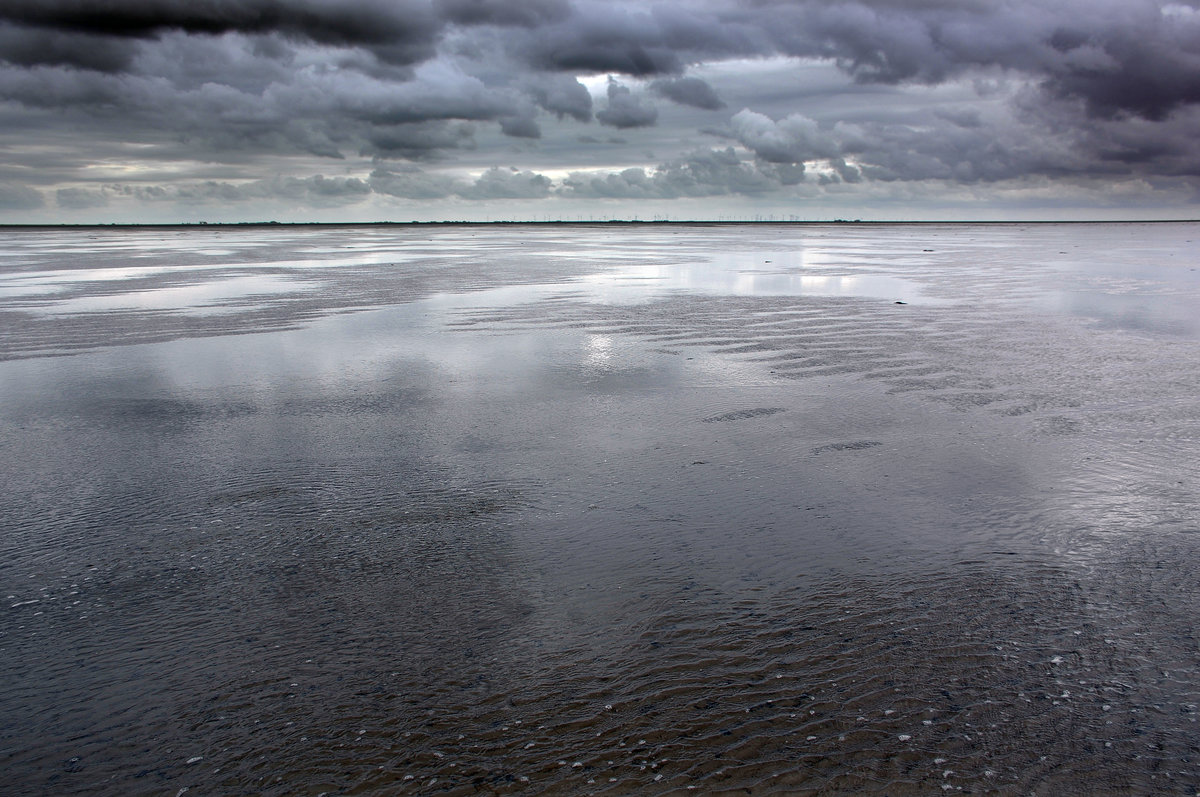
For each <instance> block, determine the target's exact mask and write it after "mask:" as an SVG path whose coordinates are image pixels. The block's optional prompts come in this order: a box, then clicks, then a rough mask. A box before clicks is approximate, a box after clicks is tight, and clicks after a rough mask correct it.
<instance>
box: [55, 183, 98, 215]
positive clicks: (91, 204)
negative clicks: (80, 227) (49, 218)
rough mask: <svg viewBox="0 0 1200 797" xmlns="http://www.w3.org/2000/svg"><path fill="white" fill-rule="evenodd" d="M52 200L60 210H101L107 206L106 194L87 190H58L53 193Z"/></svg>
mask: <svg viewBox="0 0 1200 797" xmlns="http://www.w3.org/2000/svg"><path fill="white" fill-rule="evenodd" d="M54 200H55V202H57V203H58V206H59V207H60V208H68V209H71V210H82V209H84V208H102V207H105V206H107V205H108V194H107V193H106V192H104V191H103V190H93V189H88V188H60V189H58V190H57V191H55V192H54Z"/></svg>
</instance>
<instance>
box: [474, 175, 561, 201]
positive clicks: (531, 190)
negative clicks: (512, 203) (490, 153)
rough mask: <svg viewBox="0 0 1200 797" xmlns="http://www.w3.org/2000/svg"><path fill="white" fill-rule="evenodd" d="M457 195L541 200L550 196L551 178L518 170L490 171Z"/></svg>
mask: <svg viewBox="0 0 1200 797" xmlns="http://www.w3.org/2000/svg"><path fill="white" fill-rule="evenodd" d="M456 193H458V195H459V196H461V197H463V198H464V199H540V198H542V197H545V196H549V195H550V178H548V177H546V176H544V175H541V174H535V173H534V172H529V171H524V172H523V171H518V170H516V169H501V168H499V167H493V168H491V169H488V170H487V171H486V172H484V173H483V174H482V175H480V177H479V179H478V180H476V181H475V182H474V183H472V184H471V185H469V186H465V187H463V188H461V189H459V190H458V191H457V192H456Z"/></svg>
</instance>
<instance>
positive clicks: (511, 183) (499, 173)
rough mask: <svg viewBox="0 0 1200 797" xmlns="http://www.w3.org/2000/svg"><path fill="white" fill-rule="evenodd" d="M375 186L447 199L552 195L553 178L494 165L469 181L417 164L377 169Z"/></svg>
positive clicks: (406, 195) (407, 195) (405, 195)
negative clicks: (434, 171) (455, 197)
mask: <svg viewBox="0 0 1200 797" xmlns="http://www.w3.org/2000/svg"><path fill="white" fill-rule="evenodd" d="M370 185H371V188H372V190H374V191H377V192H379V193H381V194H388V195H390V196H395V197H402V198H405V199H444V198H446V197H450V196H457V197H461V198H462V199H471V200H489V199H541V198H543V197H547V196H549V195H550V189H551V185H552V183H551V181H550V178H548V177H546V176H545V175H541V174H537V173H536V172H531V171H520V170H517V169H513V168H510V169H501V168H499V167H492V168H491V169H488V170H487V171H485V172H484V173H483V174H481V175H480V176H479V177H478V178H477V179H475V180H473V181H471V182H468V181H465V180H458V179H454V178H452V177H448V176H446V175H440V174H431V173H428V172H425V171H423V170H421V169H419V168H417V167H415V166H403V167H400V168H396V169H376V170H375V171H374V172H372V173H371V179H370Z"/></svg>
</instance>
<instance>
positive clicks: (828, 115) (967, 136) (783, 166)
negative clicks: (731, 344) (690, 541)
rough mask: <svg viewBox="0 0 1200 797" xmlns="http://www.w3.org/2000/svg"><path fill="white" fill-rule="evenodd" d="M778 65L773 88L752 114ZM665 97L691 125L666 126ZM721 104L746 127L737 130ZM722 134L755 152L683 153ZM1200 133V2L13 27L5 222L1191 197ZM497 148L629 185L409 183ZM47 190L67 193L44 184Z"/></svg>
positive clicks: (276, 4) (317, 1) (170, 1)
mask: <svg viewBox="0 0 1200 797" xmlns="http://www.w3.org/2000/svg"><path fill="white" fill-rule="evenodd" d="M782 56H787V57H791V60H789V59H788V58H784V57H782ZM736 59H741V60H736ZM767 59H771V60H767ZM771 63H777V64H779V65H781V66H779V67H778V69H777V70H776V71H772V72H770V74H771V75H772V76H773V77H771V78H770V79H771V80H773V81H775V82H774V85H772V86H771V87H770V89H769V90H766V89H765V87H764V86H755V84H754V80H756V79H757V78H756V77H755V75H756V74H757V75H763V74H768V72H769V70H762V69H760V71H758V72H756V69H759V68H760V67H761V65H763V64H771ZM814 64H816V65H818V66H819V67H820V69H821V70H824V71H823V73H822V74H823V75H825V77H824V78H823V80H825V84H824V85H825V88H826V89H827V91H828V92H829V93H830V94H831V95H832V94H834V93H837V92H842V91H845V90H846V88H847V87H849V88H851V89H853V92H848V93H846V94H845V95H844V96H845V97H846V102H845V103H832V102H825V100H827V99H828V97H825V98H824V99H821V102H824V103H825V104H824V105H822V106H821V108H820V109H816V110H814V109H812V108H810V107H809V106H808V104H807V103H808V101H809V100H814V101H815V98H818V92H817V90H816V89H815V88H814V89H812V90H811V91H810V90H809V88H808V87H806V86H805V85H804V84H803V78H802V77H801V73H804V74H813V72H812V69H813V65H814ZM772 69H775V67H772ZM787 69H794V74H789V73H788V72H787V71H786V70H787ZM805 70H809V71H807V72H805ZM839 70H840V71H839ZM599 75H609V76H610V82H609V84H608V86H607V97H606V98H600V99H599V101H598V102H597V103H596V107H593V99H592V96H591V94H590V93H589V90H588V88H586V87H585V85H584V84H585V83H586V84H587V85H589V86H594V85H595V83H594V82H592V81H593V80H594V79H595V78H596V76H599ZM714 87H716V88H719V89H720V91H721V94H720V95H718V93H717V91H716V88H714ZM972 87H974V89H972ZM806 91H807V92H808V93H805V92H806ZM651 96H654V97H660V98H665V100H669V101H670V102H671V103H673V104H672V105H666V104H665V103H662V104H663V108H662V112H661V114H660V112H659V109H658V108H656V107H655V105H654V104H653V103H652V102H651V99H650V98H651ZM750 96H752V97H754V99H747V98H746V97H750ZM876 97H878V98H880V99H881V100H884V101H885V102H882V103H880V104H878V105H876V104H874V102H873V101H874V99H875V98H876ZM722 98H724V99H726V100H728V101H730V102H731V103H734V104H733V106H732V108H730V109H729V110H726V111H725V112H723V113H715V112H717V111H720V110H721V109H722V108H723V107H724V103H723V100H722ZM906 102H908V103H909V105H908V106H905V107H906V108H907V110H898V108H900V106H902V105H903V104H904V103H906ZM888 103H890V105H888ZM885 105H888V107H883V106H885ZM680 106H683V107H680ZM743 106H748V107H743ZM692 109H698V110H699V111H707V112H710V113H708V114H702V113H699V112H697V111H695V110H692ZM733 111H736V113H734V112H733ZM681 120H684V121H681ZM593 122H598V123H599V124H601V125H604V126H607V127H610V128H611V127H615V128H620V129H624V130H629V131H631V132H630V133H629V136H628V138H629V141H628V142H625V141H624V140H622V139H616V140H614V139H609V140H608V141H607V143H600V144H597V145H595V146H580V145H581V144H592V143H594V142H598V141H601V139H602V137H600V136H596V135H593V136H581V135H580V134H581V133H586V132H587V129H586V128H581V127H579V126H581V125H586V124H589V123H593ZM685 124H686V125H687V128H686V129H684V128H683V127H679V125H685ZM701 124H703V125H706V126H707V127H706V128H705V129H706V130H708V131H713V132H715V133H716V134H718V135H719V136H721V137H722V138H723V139H724V142H723V143H722V146H725V143H726V142H727V143H729V144H735V145H736V147H735V148H734V149H714V150H699V151H690V152H689V149H690V148H691V147H694V146H695V140H696V139H695V136H696V130H695V127H698V126H699V125H701ZM1198 125H1200V11H1198V4H1197V0H1187V2H1175V3H1163V2H1158V1H1157V0H1086V2H1085V0H1055V1H1054V2H1052V1H1051V0H1006V2H1003V3H999V2H991V1H990V0H657V1H656V0H648V1H646V2H634V1H633V0H526V1H525V2H509V0H0V148H2V151H4V152H5V158H6V160H7V161H8V163H7V164H6V168H7V169H8V170H7V171H4V172H3V176H4V179H5V180H10V179H11V182H7V183H5V184H4V187H3V189H2V190H0V206H4V207H7V208H9V209H16V208H26V209H28V208H32V207H36V206H38V203H43V202H44V199H43V195H42V194H41V193H39V192H37V191H36V190H34V189H32V188H28V187H27V186H26V183H28V182H33V181H36V182H37V185H39V186H41V187H42V188H45V189H46V191H47V194H46V197H50V198H53V199H55V200H57V206H58V207H61V208H66V209H87V208H88V207H96V205H89V204H88V203H89V202H99V201H100V198H101V197H104V198H109V199H113V202H116V199H115V198H114V197H116V194H114V193H113V192H112V191H108V190H107V189H106V190H105V191H101V192H100V193H99V194H95V193H87V191H91V190H92V189H90V188H87V189H84V188H79V186H81V185H89V184H91V183H92V182H93V180H94V178H93V177H92V176H91V173H89V174H86V175H85V174H82V173H81V172H80V171H79V170H80V169H82V168H84V166H86V165H87V163H86V161H88V159H89V158H91V159H92V160H93V161H94V162H95V163H96V164H101V163H114V164H117V163H126V164H128V163H134V164H141V165H144V164H146V163H148V162H153V161H157V162H158V163H160V164H162V163H168V162H172V163H181V162H182V163H188V164H192V163H204V164H212V165H213V166H212V168H214V169H215V168H216V167H217V166H218V165H219V166H221V167H228V169H229V171H228V172H215V171H206V172H197V171H189V170H190V169H192V166H190V165H189V166H187V167H186V168H185V172H186V173H184V174H182V175H181V176H179V177H178V178H174V177H172V176H171V174H172V173H171V171H170V170H169V169H165V168H164V169H163V170H162V171H161V172H159V171H155V170H150V171H149V172H147V173H154V174H158V175H162V176H160V177H156V178H155V179H161V180H162V181H163V183H162V184H163V185H164V186H168V188H166V189H164V193H163V194H162V197H160V198H165V199H175V200H177V201H183V200H185V199H186V200H188V201H210V200H213V199H215V198H216V197H218V196H222V195H228V196H229V197H247V196H250V197H253V196H259V197H271V198H274V199H280V200H288V201H292V200H294V201H296V202H310V203H321V202H326V203H327V202H333V201H335V200H336V201H339V202H340V201H347V202H349V201H355V200H354V198H355V197H358V198H362V197H367V196H370V194H371V193H372V192H374V193H382V194H388V195H392V196H398V197H412V198H416V199H422V198H430V197H441V198H444V197H454V198H457V199H464V200H465V199H473V200H480V201H483V200H487V199H517V198H537V197H544V196H547V195H549V196H554V195H561V196H577V197H612V198H617V197H620V198H630V199H632V198H639V197H657V198H680V197H695V196H719V195H723V194H738V195H746V196H755V195H760V194H763V193H768V192H771V191H779V190H782V189H785V188H787V187H788V186H796V185H798V184H799V183H802V182H809V183H811V184H812V185H815V182H816V181H817V180H824V181H826V182H836V183H840V184H853V183H856V182H860V183H865V182H871V181H878V182H897V181H922V180H934V181H937V180H941V181H952V182H961V183H987V182H996V181H1002V180H1010V179H1024V178H1032V177H1036V178H1039V179H1041V178H1059V177H1068V178H1075V177H1081V176H1082V177H1097V176H1102V177H1105V178H1108V177H1130V178H1133V179H1136V180H1143V181H1152V180H1153V179H1155V178H1160V177H1161V178H1170V179H1176V178H1178V179H1191V178H1192V177H1194V176H1196V175H1198V174H1200V146H1198V145H1197V143H1196V136H1195V130H1196V129H1198ZM572 128H574V129H572ZM647 128H653V129H647ZM593 132H594V128H593ZM42 134H44V135H42ZM501 136H507V137H508V140H504V139H502V138H501ZM46 137H52V138H53V140H54V145H53V146H52V147H51V146H49V145H44V144H43V141H42V139H43V138H46ZM512 139H520V141H519V142H514V141H512ZM501 141H503V142H504V143H503V144H502V145H501V144H499V143H498V142H501ZM564 142H566V143H564ZM497 146H504V147H505V151H506V152H508V153H512V152H520V153H521V156H522V157H529V158H530V161H529V164H522V165H533V164H536V165H537V167H538V168H540V169H545V170H550V169H554V170H556V173H560V174H561V173H562V172H563V171H569V170H572V169H583V168H587V169H594V168H605V167H606V164H607V165H608V168H611V169H613V171H612V173H611V174H602V175H599V176H598V175H597V173H595V172H590V171H589V172H587V173H584V172H579V171H576V172H573V173H572V176H571V178H570V179H569V180H567V181H566V182H565V183H564V184H563V185H562V186H561V187H557V188H556V187H555V186H554V185H550V184H548V183H544V182H543V180H544V179H545V178H544V176H542V175H538V174H537V173H536V172H521V171H517V172H513V171H511V170H508V171H505V170H495V171H488V172H484V177H480V178H477V179H474V180H464V179H462V178H458V177H456V178H454V179H448V180H446V179H442V178H441V177H439V176H438V175H434V174H427V173H425V172H421V171H419V170H418V171H406V170H404V169H401V168H400V164H399V163H398V161H405V160H408V161H416V162H424V163H428V162H435V161H438V160H441V161H443V162H445V161H450V160H452V159H459V160H458V163H457V165H458V166H459V168H460V169H467V168H469V169H470V170H471V172H472V173H475V174H478V173H479V170H480V169H484V168H487V167H489V166H490V165H491V164H493V163H495V162H496V159H495V158H494V157H491V156H490V155H489V152H488V150H489V148H494V147H497ZM650 148H653V150H654V151H655V152H659V153H663V154H662V155H661V156H660V157H659V158H655V160H661V161H663V162H662V163H660V164H659V165H658V166H657V167H656V168H644V169H637V168H635V169H632V170H629V169H623V168H621V167H624V166H628V165H631V164H634V165H636V164H639V163H645V164H649V163H651V162H652V161H649V160H648V157H651V156H647V155H645V153H646V152H647V150H648V149H650ZM681 153H683V154H681ZM309 156H317V157H321V158H339V159H343V160H342V161H339V162H338V164H337V170H338V172H339V173H340V174H342V173H350V172H349V170H350V169H353V168H358V169H359V170H360V173H361V174H364V175H365V174H366V172H368V171H370V170H371V169H373V168H375V169H376V173H375V174H372V175H371V177H370V179H369V180H360V181H359V182H360V183H361V185H359V184H353V183H346V182H341V183H321V182H319V181H315V180H314V178H295V179H299V180H300V182H298V183H287V182H286V181H285V180H284V179H283V178H273V177H272V178H268V177H267V176H266V175H268V174H275V173H278V172H277V171H276V170H279V171H283V172H286V170H287V168H289V167H288V166H287V165H281V164H287V163H288V161H286V160H284V159H286V158H293V159H296V161H295V162H297V163H300V164H301V165H297V166H295V167H291V168H296V169H298V170H300V171H301V173H304V174H311V173H312V172H315V171H317V170H318V168H319V167H317V166H316V165H314V164H313V163H311V162H308V161H306V160H305V159H307V158H309ZM506 157H507V156H506ZM354 158H364V159H369V160H370V161H371V162H370V163H366V164H364V163H363V161H361V160H360V161H358V166H357V167H355V166H354V164H353V163H352V161H351V159H354ZM552 159H559V160H558V161H557V162H555V163H551V160H552ZM46 163H50V164H52V167H51V168H52V175H53V176H48V175H51V171H46V170H41V169H38V170H36V173H37V174H39V175H40V176H38V177H37V178H36V180H31V178H29V175H30V174H34V173H35V169H34V166H35V165H37V164H46ZM81 163H82V164H83V165H80V164H81ZM266 163H269V164H270V166H267V165H260V164H266ZM618 164H619V166H618ZM376 167H378V168H376ZM155 168H156V169H157V167H155ZM326 168H329V167H326ZM431 168H432V167H431ZM231 172H239V174H236V175H235V177H239V176H240V177H244V178H245V179H227V177H229V174H230V173H231ZM461 173H463V172H461V171H460V172H459V174H461ZM199 177H212V178H214V179H213V180H212V181H211V184H210V183H207V182H205V181H204V180H201V179H198V178H199ZM485 177H486V179H485ZM537 178H541V179H537ZM174 179H178V180H179V181H180V182H179V183H178V184H177V185H174V186H171V185H169V184H170V183H171V182H172V180H174ZM330 179H332V178H330ZM812 185H810V186H809V188H811V187H812ZM151 188H152V186H150V185H144V186H142V187H141V188H139V189H138V190H140V191H143V192H144V194H140V195H138V196H139V197H141V198H144V199H150V198H153V196H152V195H153V194H155V192H153V191H151ZM360 189H365V191H360ZM805 190H807V189H805ZM53 191H57V193H49V192H53ZM356 191H357V192H358V193H355V192H356ZM30 192H32V193H30ZM256 192H257V193H256ZM288 192H290V193H288ZM122 196H124V197H125V198H126V199H129V198H137V197H134V196H133V195H122ZM206 197H207V199H206ZM31 203H32V204H31Z"/></svg>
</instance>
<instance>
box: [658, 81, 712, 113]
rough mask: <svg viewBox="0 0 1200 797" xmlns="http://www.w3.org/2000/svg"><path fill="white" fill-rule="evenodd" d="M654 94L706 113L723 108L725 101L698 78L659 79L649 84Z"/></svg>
mask: <svg viewBox="0 0 1200 797" xmlns="http://www.w3.org/2000/svg"><path fill="white" fill-rule="evenodd" d="M650 88H651V89H653V90H654V92H655V93H657V94H659V95H661V96H663V97H666V98H667V99H668V100H671V101H673V102H677V103H679V104H680V105H690V106H692V107H693V108H701V109H703V110H706V111H715V110H718V109H720V108H724V107H725V101H724V100H722V99H721V98H720V97H718V96H717V92H716V91H714V90H713V87H712V86H710V85H708V84H707V83H705V82H704V81H703V80H701V79H700V78H698V77H681V78H675V79H673V80H670V79H659V80H656V81H654V82H653V83H651V84H650Z"/></svg>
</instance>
